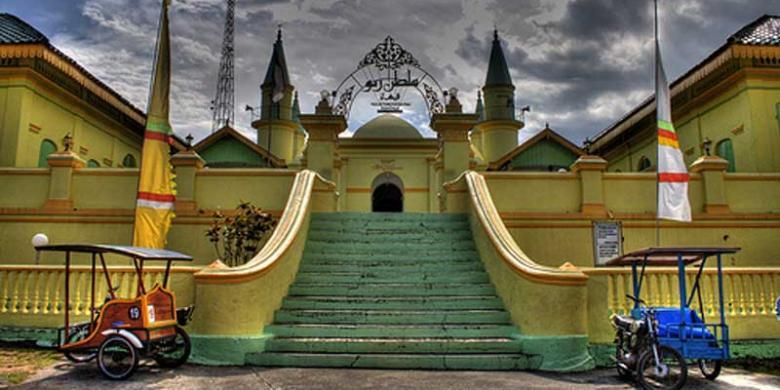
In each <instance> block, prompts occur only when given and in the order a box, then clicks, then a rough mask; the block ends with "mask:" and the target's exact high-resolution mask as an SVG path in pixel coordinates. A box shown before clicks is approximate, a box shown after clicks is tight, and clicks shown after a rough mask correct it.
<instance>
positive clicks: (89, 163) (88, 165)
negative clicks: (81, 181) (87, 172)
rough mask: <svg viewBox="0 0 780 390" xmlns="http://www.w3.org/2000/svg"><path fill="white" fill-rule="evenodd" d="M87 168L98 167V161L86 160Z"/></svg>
mask: <svg viewBox="0 0 780 390" xmlns="http://www.w3.org/2000/svg"><path fill="white" fill-rule="evenodd" d="M87 168H100V163H99V162H97V160H89V161H87Z"/></svg>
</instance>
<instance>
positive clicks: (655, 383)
mask: <svg viewBox="0 0 780 390" xmlns="http://www.w3.org/2000/svg"><path fill="white" fill-rule="evenodd" d="M658 355H659V356H658V358H659V360H661V363H663V364H664V365H665V366H666V370H665V372H664V373H663V374H662V375H658V372H657V370H658V369H659V367H656V365H655V357H654V356H653V350H652V349H650V348H649V349H648V350H647V351H645V352H643V353H642V356H640V357H639V363H638V364H637V375H636V376H637V380H638V381H639V384H640V385H641V386H642V388H644V389H647V390H650V389H653V390H655V389H664V390H679V389H681V388H682V387H683V386H684V385H685V381H686V380H687V379H688V365H687V364H686V363H685V359H683V357H682V355H680V352H677V350H676V349H674V348H671V347H668V346H666V345H662V346H660V347H659V348H658Z"/></svg>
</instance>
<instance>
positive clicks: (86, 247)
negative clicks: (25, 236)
mask: <svg viewBox="0 0 780 390" xmlns="http://www.w3.org/2000/svg"><path fill="white" fill-rule="evenodd" d="M35 249H36V250H38V251H46V252H73V253H114V254H117V255H122V256H127V257H132V258H135V259H139V260H152V261H154V260H174V261H192V256H189V255H185V254H183V253H179V252H174V251H169V250H167V249H152V248H141V247H137V246H124V245H103V244H60V245H42V246H39V247H36V248H35Z"/></svg>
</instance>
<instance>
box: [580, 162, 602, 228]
mask: <svg viewBox="0 0 780 390" xmlns="http://www.w3.org/2000/svg"><path fill="white" fill-rule="evenodd" d="M606 169H607V160H604V159H603V158H601V157H599V156H581V157H580V158H578V159H577V161H575V162H574V164H572V165H571V171H572V172H574V173H576V174H577V175H578V176H579V178H580V190H581V192H582V197H581V201H580V212H581V213H582V214H583V215H584V216H586V217H595V218H603V217H606V215H607V208H606V207H605V205H604V185H603V178H604V171H606Z"/></svg>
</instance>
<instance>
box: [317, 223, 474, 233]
mask: <svg viewBox="0 0 780 390" xmlns="http://www.w3.org/2000/svg"><path fill="white" fill-rule="evenodd" d="M309 228H310V229H314V230H333V231H344V232H367V231H372V232H378V231H385V232H388V233H392V232H395V231H405V232H426V231H434V232H448V231H462V230H468V229H470V228H471V225H469V223H468V222H467V221H462V222H445V221H421V222H415V223H409V222H400V221H390V222H382V223H376V222H368V221H318V220H312V221H311V222H310V224H309Z"/></svg>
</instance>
